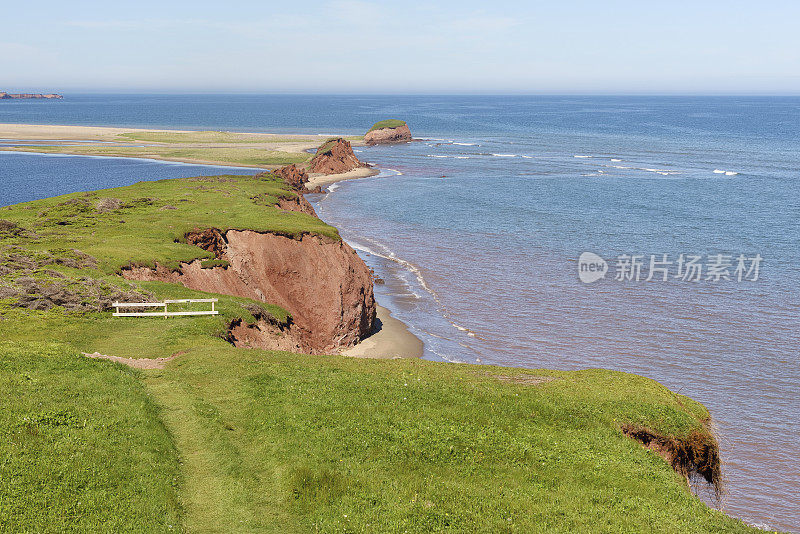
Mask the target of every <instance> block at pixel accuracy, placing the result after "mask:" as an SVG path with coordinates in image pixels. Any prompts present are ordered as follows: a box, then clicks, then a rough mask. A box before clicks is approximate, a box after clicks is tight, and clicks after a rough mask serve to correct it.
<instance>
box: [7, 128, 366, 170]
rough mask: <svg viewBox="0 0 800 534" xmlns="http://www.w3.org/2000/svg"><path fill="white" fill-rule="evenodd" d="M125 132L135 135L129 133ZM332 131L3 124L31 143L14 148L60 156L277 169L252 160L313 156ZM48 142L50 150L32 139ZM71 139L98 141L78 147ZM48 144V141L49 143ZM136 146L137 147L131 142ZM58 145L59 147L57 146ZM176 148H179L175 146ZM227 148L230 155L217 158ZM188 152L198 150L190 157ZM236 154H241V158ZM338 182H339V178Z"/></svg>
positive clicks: (15, 137) (11, 133)
mask: <svg viewBox="0 0 800 534" xmlns="http://www.w3.org/2000/svg"><path fill="white" fill-rule="evenodd" d="M125 134H127V135H129V136H131V135H132V136H133V138H131V137H126V136H125ZM330 137H331V136H330V135H328V134H319V135H307V134H306V135H304V134H274V133H252V132H212V131H194V130H152V129H141V128H111V127H100V126H62V125H45V124H8V123H2V124H0V139H3V140H8V141H12V142H13V141H15V140H17V141H26V145H23V146H12V147H3V148H0V150H4V151H14V152H42V151H45V152H55V153H59V154H74V155H98V156H103V155H106V156H114V157H131V158H146V159H155V160H161V161H175V162H181V163H192V164H207V165H227V166H235V167H254V168H267V169H272V168H277V167H280V166H281V165H282V164H277V165H272V164H268V163H263V164H262V163H251V162H249V161H248V160H252V159H253V158H254V157H257V155H256V154H254V152H258V153H261V152H263V153H266V155H268V154H269V153H279V154H284V155H289V156H303V158H304V159H305V158H308V157H310V156H309V151H312V152H313V150H314V149H316V148H317V147H319V146H320V145H321V144H322V143H323V142H324V141H326V140H327V139H329V138H330ZM343 137H346V138H347V139H348V140H350V143H351V144H352V145H355V146H362V145H364V142H363V140H361V139H360V138H358V137H357V136H355V137H354V136H343ZM35 141H47V143H46V145H48V146H49V147H50V148H43V147H37V146H36V145H35V144H34V145H31V144H30V143H31V142H35ZM70 141H73V142H74V141H93V142H92V143H85V144H82V145H79V146H72V145H70V144H69V142H70ZM43 144H44V143H43ZM131 145H135V146H131ZM52 147H56V148H55V149H54V148H52ZM172 149H174V150H172ZM221 151H225V152H226V153H227V154H226V155H227V157H226V158H224V159H222V158H216V159H215V155H217V156H219V155H220V153H221ZM186 152H192V154H191V155H186ZM235 154H240V155H241V157H239V158H237V157H236V156H235ZM334 181H335V180H334Z"/></svg>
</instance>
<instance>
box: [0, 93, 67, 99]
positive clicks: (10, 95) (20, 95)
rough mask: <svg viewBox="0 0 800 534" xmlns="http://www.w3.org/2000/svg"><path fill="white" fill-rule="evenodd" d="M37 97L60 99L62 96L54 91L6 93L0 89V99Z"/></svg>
mask: <svg viewBox="0 0 800 534" xmlns="http://www.w3.org/2000/svg"><path fill="white" fill-rule="evenodd" d="M39 98H43V99H46V100H60V99H62V98H64V97H63V96H61V95H59V94H56V93H46V94H42V93H6V92H4V91H0V100H12V99H16V100H31V99H39Z"/></svg>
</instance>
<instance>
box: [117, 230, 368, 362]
mask: <svg viewBox="0 0 800 534" xmlns="http://www.w3.org/2000/svg"><path fill="white" fill-rule="evenodd" d="M220 239H222V240H223V242H224V248H223V249H222V250H221V251H220V246H219V245H220ZM187 240H188V241H189V242H193V243H195V244H197V245H198V246H204V245H206V244H207V245H208V246H209V247H210V248H209V250H213V251H214V252H215V255H216V256H217V257H218V258H219V259H225V260H227V261H228V262H229V266H228V267H214V268H210V269H203V268H202V267H201V262H200V261H193V262H191V263H184V264H181V266H180V268H179V269H177V270H174V271H173V270H169V269H166V268H164V267H162V266H157V267H156V269H150V268H145V267H133V268H129V269H125V270H123V273H122V274H123V276H124V277H125V278H128V279H132V280H161V281H165V282H171V283H179V284H183V285H184V286H186V287H188V288H191V289H197V290H200V291H207V292H212V293H222V294H226V295H235V296H240V297H247V298H251V299H254V300H260V301H263V302H269V303H273V304H277V305H279V306H281V307H283V308H284V309H286V310H287V311H288V312H289V313H290V314H291V315H292V325H291V327H290V330H291V331H290V332H286V334H288V336H289V337H288V338H287V339H285V340H283V341H281V343H284V345H283V346H276V345H275V344H271V343H270V340H273V341H274V340H275V339H276V338H279V337H280V335H279V334H280V333H278V332H275V331H274V329H270V328H268V325H264V326H263V327H262V328H258V329H257V330H258V332H256V331H252V330H251V331H249V332H245V331H244V330H241V328H239V329H238V330H235V329H234V330H232V334H233V337H234V338H237V339H240V340H245V341H244V342H243V345H244V346H256V347H262V348H287V349H288V348H290V347H294V346H297V347H299V349H300V350H302V351H304V352H309V353H326V352H334V351H336V350H337V349H339V348H343V347H350V346H352V345H354V344H355V343H356V342H358V341H359V340H361V339H362V338H364V337H366V336H367V335H368V334H369V333H370V331H371V329H372V324H373V321H374V320H375V311H376V308H375V299H374V295H373V291H372V277H371V274H370V272H369V269H368V268H367V266H366V265H365V264H364V262H363V261H362V260H361V258H359V257H358V255H357V254H356V253H355V251H354V250H353V249H352V248H350V247H349V246H348V245H347V244H346V243H344V242H343V241H334V240H331V239H327V238H324V237H321V236H317V235H311V234H305V235H303V236H302V237H301V238H299V239H294V238H290V237H284V236H280V235H275V234H264V233H258V232H253V231H250V230H241V231H240V230H229V231H228V232H226V233H224V234H222V233H221V232H219V231H218V230H213V229H211V230H203V231H197V232H193V233H190V234H189V235H187ZM204 248H205V247H204ZM233 326H234V328H235V327H240V326H241V325H233Z"/></svg>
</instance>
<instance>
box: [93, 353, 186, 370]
mask: <svg viewBox="0 0 800 534" xmlns="http://www.w3.org/2000/svg"><path fill="white" fill-rule="evenodd" d="M83 355H84V356H86V357H87V358H97V359H100V360H110V361H112V362H117V363H121V364H123V365H127V366H128V367H133V368H134V369H163V368H164V366H165V365H167V363H168V362H171V361H172V360H174V359H175V358H177V357H178V356H179V355H180V354H179V353H177V352H176V353H175V354H173V355H172V356H169V357H168V358H120V357H119V356H108V355H106V354H100V353H99V352H92V353H88V352H84V353H83Z"/></svg>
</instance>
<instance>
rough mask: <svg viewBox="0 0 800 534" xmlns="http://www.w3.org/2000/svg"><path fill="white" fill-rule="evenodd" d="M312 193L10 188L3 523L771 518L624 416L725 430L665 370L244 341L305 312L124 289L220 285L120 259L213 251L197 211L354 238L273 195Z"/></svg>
mask: <svg viewBox="0 0 800 534" xmlns="http://www.w3.org/2000/svg"><path fill="white" fill-rule="evenodd" d="M291 194H293V193H292V192H290V191H288V189H287V187H286V186H285V185H283V184H281V183H280V182H278V181H277V180H275V179H273V178H271V177H267V178H263V179H256V178H252V177H241V176H222V177H206V178H201V179H182V180H169V181H160V182H143V183H140V184H136V185H134V186H130V187H125V188H117V189H110V190H104V191H97V192H94V193H90V194H74V195H65V196H62V197H57V198H53V199H47V200H42V201H35V202H30V203H26V204H21V205H17V206H12V207H10V208H4V209H0V332H1V333H2V336H1V337H2V342H0V399H2V406H3V410H2V411H0V435H1V436H2V437H0V531H2V532H171V531H178V532H280V533H287V532H289V533H290V532H341V533H356V532H398V533H399V532H411V533H415V532H464V533H474V532H486V533H495V532H520V533H528V532H620V531H623V532H654V531H656V532H739V531H742V532H743V531H752V529H749V528H748V527H746V526H745V525H744V524H742V523H741V522H738V521H736V520H733V519H731V518H729V517H727V516H725V515H724V514H722V513H720V512H717V511H714V510H712V509H710V508H708V507H707V506H706V505H705V504H703V503H702V502H700V501H699V500H698V499H696V498H695V497H694V496H693V495H692V494H691V493H690V492H689V490H688V488H687V485H686V482H685V480H684V478H683V477H682V476H680V475H678V474H677V473H676V472H675V471H674V470H673V469H672V468H671V467H670V466H669V465H668V463H667V462H665V461H664V460H663V459H662V458H661V457H659V456H658V455H656V454H655V453H653V452H651V451H649V450H646V449H645V448H643V447H642V446H641V445H639V444H638V443H637V442H634V441H633V440H631V439H629V438H627V437H626V436H625V435H623V433H622V432H621V431H620V428H621V426H622V425H624V424H633V425H637V426H641V427H645V428H649V429H651V430H652V431H653V432H657V433H660V434H663V435H667V436H674V437H685V436H688V435H690V434H691V433H693V432H706V430H705V429H704V426H703V421H704V420H705V419H706V417H707V416H708V413H707V411H706V410H705V408H704V407H703V406H701V405H700V404H698V403H696V402H694V401H692V400H691V399H689V398H687V397H684V396H682V395H678V394H675V393H672V392H670V391H669V390H667V389H666V388H664V387H663V386H661V385H659V384H657V383H656V382H653V381H651V380H648V379H646V378H643V377H639V376H635V375H630V374H625V373H618V372H611V371H604V370H586V371H579V372H556V371H546V370H523V369H508V368H499V367H492V366H474V365H455V364H445V363H435V362H427V361H421V360H413V361H412V360H362V359H348V358H344V357H339V356H309V355H301V354H290V353H283V352H272V351H261V350H249V349H237V348H234V347H233V346H232V345H230V344H229V343H228V342H227V341H225V339H224V335H225V332H226V325H227V324H228V323H229V322H230V321H231V320H233V319H236V318H240V319H242V320H244V321H247V322H252V321H254V317H253V315H252V313H253V312H254V308H253V306H260V307H261V308H262V310H263V311H264V312H266V313H268V314H270V315H271V316H273V317H274V318H275V319H276V320H277V321H278V322H285V321H287V319H288V316H287V313H286V311H285V310H283V309H281V308H280V307H277V306H274V305H270V304H266V303H257V302H254V301H251V300H248V299H243V298H236V297H230V296H227V295H213V296H217V297H218V298H219V299H220V301H219V303H218V309H219V310H220V312H221V313H220V315H219V316H212V317H209V316H206V317H178V318H172V319H169V320H167V319H161V318H152V319H151V318H113V317H111V315H110V313H109V312H108V311H103V307H104V305H103V303H106V304H105V306H107V303H108V302H109V299H111V298H112V296H113V295H115V294H117V293H119V292H121V291H122V292H134V293H136V294H140V295H142V298H152V299H159V300H160V299H164V298H180V297H184V298H186V297H193V296H211V295H209V294H206V293H201V292H198V291H191V290H188V289H186V288H184V287H182V286H178V285H174V284H168V283H163V282H129V281H126V280H123V279H122V278H120V277H119V276H118V275H116V274H115V273H116V272H117V270H118V269H119V267H121V266H122V265H124V264H126V263H128V261H134V262H136V263H142V264H150V265H152V264H153V262H155V261H158V262H159V263H164V264H165V265H176V264H177V263H178V262H180V261H188V260H190V259H195V258H206V259H208V258H210V254H208V253H206V252H205V251H204V250H202V249H200V248H198V247H194V246H191V245H189V244H187V243H185V242H181V240H182V238H183V235H184V233H185V232H186V231H187V230H191V229H193V228H195V227H197V228H205V227H209V226H213V227H216V228H219V229H222V230H225V229H228V228H238V229H244V228H249V229H254V230H260V231H278V232H281V233H286V234H290V235H296V234H297V233H300V232H313V233H319V234H322V235H325V236H327V237H329V238H331V239H338V233H337V232H336V230H335V229H334V228H332V227H330V226H327V225H325V224H324V223H322V222H321V221H319V220H317V219H314V218H312V217H309V216H306V215H303V214H300V213H285V212H282V211H280V210H278V209H277V208H275V207H273V206H272V205H271V201H274V200H276V199H277V198H278V197H279V196H281V195H291ZM176 240H177V241H178V242H176ZM58 298H61V299H62V300H64V302H65V303H64V304H63V305H57V306H54V307H52V306H50V307H48V306H39V303H40V302H43V301H46V300H47V299H51V300H53V299H58ZM23 303H27V304H25V305H22V304H23ZM81 352H100V353H102V354H109V355H114V356H121V357H133V358H141V357H147V358H158V357H168V356H173V355H174V356H176V358H175V359H174V360H172V361H171V362H169V363H168V364H167V365H166V367H165V368H164V369H161V370H148V371H135V370H132V369H129V368H127V367H124V366H122V365H120V364H116V363H112V362H108V361H100V360H93V359H88V358H85V357H83V356H81V355H80V353H81Z"/></svg>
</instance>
